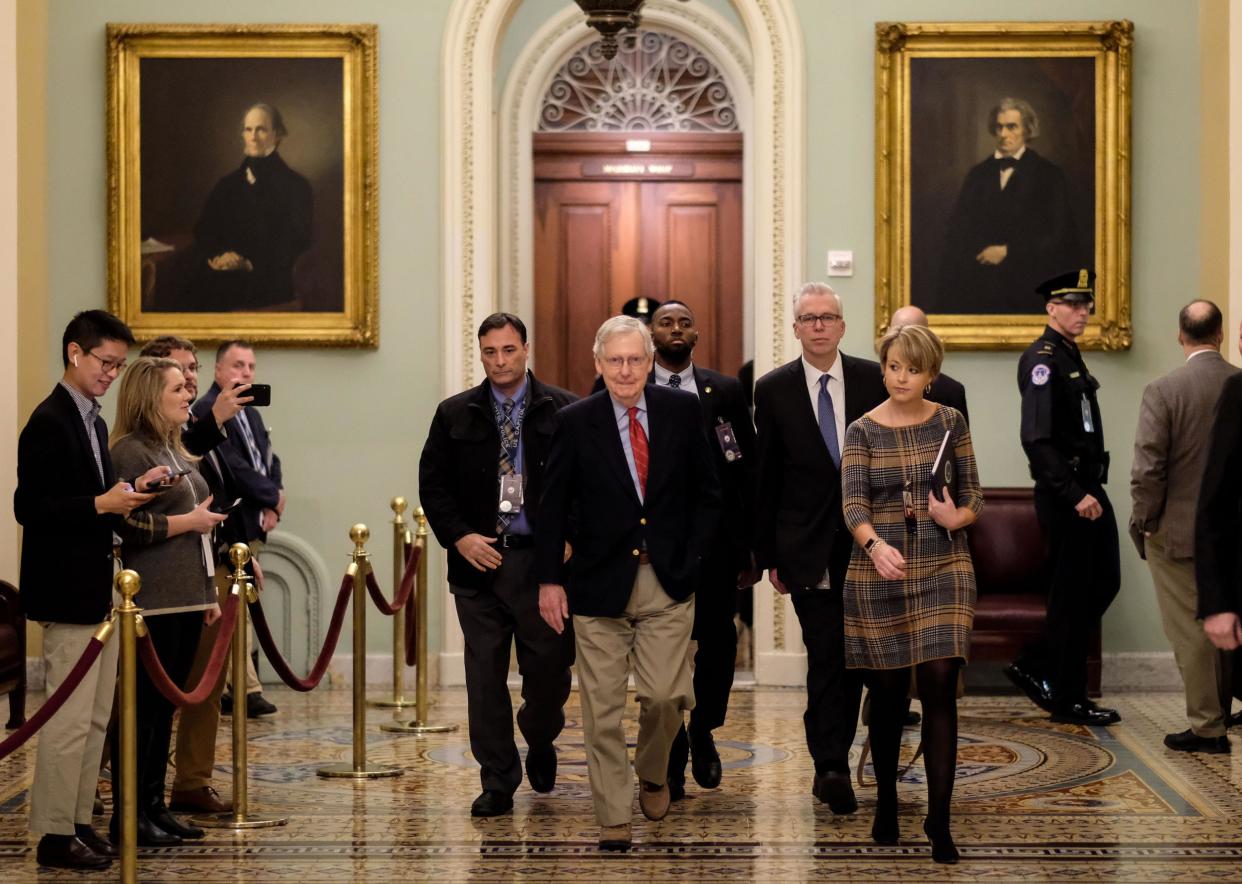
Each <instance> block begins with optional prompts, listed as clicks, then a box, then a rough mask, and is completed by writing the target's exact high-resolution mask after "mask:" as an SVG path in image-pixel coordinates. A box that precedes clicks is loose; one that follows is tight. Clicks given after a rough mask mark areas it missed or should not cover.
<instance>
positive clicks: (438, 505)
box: [418, 313, 577, 816]
mask: <svg viewBox="0 0 1242 884" xmlns="http://www.w3.org/2000/svg"><path fill="white" fill-rule="evenodd" d="M479 353H480V356H481V357H482V361H483V368H484V370H485V372H486V373H487V379H486V380H484V381H483V383H481V384H479V385H478V386H477V387H474V388H473V389H470V390H466V391H465V392H464V393H459V394H457V395H456V396H452V397H450V398H448V399H446V400H444V401H443V402H441V403H440V406H439V408H437V409H436V414H435V418H434V419H433V420H432V422H431V432H430V433H429V434H428V436H427V444H426V445H425V446H423V454H422V459H421V461H420V463H419V469H418V482H419V497H420V500H421V502H422V506H423V510H424V512H426V514H427V520H428V522H429V523H430V525H431V530H432V531H433V532H434V533H435V535H436V539H437V540H438V541H440V545H441V546H443V547H444V548H445V549H447V550H448V580H449V590H450V591H451V592H452V593H453V598H454V600H455V602H456V607H457V619H458V621H459V622H460V623H461V630H462V635H463V636H464V638H465V645H466V647H465V667H466V698H467V706H468V712H469V721H470V751H471V753H473V755H474V757H475V760H477V761H478V762H479V765H480V766H481V768H482V770H481V772H480V778H481V780H482V783H483V792H482V793H481V794H480V795H479V796H478V798H476V799H475V801H474V804H473V805H472V806H471V808H470V812H471V814H472V815H473V816H497V815H499V814H502V813H507V812H508V811H509V810H511V809H512V808H513V793H514V792H515V791H516V790H517V787H518V786H519V785H520V784H521V782H522V766H521V762H520V759H519V757H518V750H517V745H516V744H515V743H514V740H513V708H512V705H511V703H510V702H509V688H508V686H507V683H506V682H507V679H508V675H509V656H510V648H511V646H512V644H513V642H514V640H515V639H516V641H517V661H518V670H519V671H520V672H521V674H522V700H523V703H522V706H521V708H520V709H518V713H517V723H518V727H519V728H520V729H521V731H522V736H523V738H524V739H525V740H526V744H527V746H528V747H529V748H528V750H527V754H526V776H527V779H528V780H529V781H530V785H531V788H532V789H534V790H535V791H536V792H550V791H551V790H552V788H553V787H554V786H555V784H556V749H555V747H554V746H553V741H554V740H555V739H556V737H557V735H558V734H560V732H561V728H562V727H564V725H565V714H564V706H565V700H566V699H567V698H568V697H569V686H570V672H569V667H570V665H571V664H572V663H573V661H574V638H573V631H572V629H566V630H565V631H564V632H563V633H561V634H560V635H558V634H557V633H556V632H554V631H553V630H552V628H551V627H550V626H548V624H547V623H545V622H544V620H543V618H542V617H541V616H540V614H539V586H538V584H537V583H536V581H535V572H534V564H535V550H534V544H535V536H534V532H535V530H536V527H537V526H536V524H535V521H536V520H535V510H536V508H537V506H536V505H537V503H538V501H539V495H540V493H541V491H542V482H543V472H544V464H545V461H546V459H547V456H548V446H549V443H550V442H551V439H552V431H553V429H554V428H555V426H556V414H557V412H558V411H560V409H561V408H563V407H564V406H566V405H568V404H570V403H571V402H573V401H575V400H576V399H577V397H576V396H574V395H573V394H572V393H570V392H568V391H566V390H562V389H560V388H559V387H553V386H550V385H548V384H542V383H540V382H539V381H538V380H536V379H535V376H534V375H533V374H531V373H529V372H528V371H527V370H526V363H527V359H528V358H529V355H530V348H529V345H528V344H527V342H526V326H525V325H524V324H523V322H522V320H521V319H519V318H518V317H517V316H514V315H513V314H511V313H493V314H492V315H491V316H489V317H487V318H486V319H484V320H483V322H482V324H481V325H480V326H479Z"/></svg>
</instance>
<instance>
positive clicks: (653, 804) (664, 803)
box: [638, 780, 670, 821]
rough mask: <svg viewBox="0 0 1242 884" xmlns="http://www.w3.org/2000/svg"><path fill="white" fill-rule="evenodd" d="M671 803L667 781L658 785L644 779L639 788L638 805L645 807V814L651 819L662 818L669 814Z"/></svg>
mask: <svg viewBox="0 0 1242 884" xmlns="http://www.w3.org/2000/svg"><path fill="white" fill-rule="evenodd" d="M669 803H670V796H669V792H668V784H667V783H666V784H663V785H659V786H657V785H656V784H655V783H649V782H647V781H646V780H643V781H642V785H641V786H640V787H639V789H638V806H639V807H641V808H642V809H643V816H645V817H646V818H647V819H649V820H655V821H658V820H662V819H664V817H665V816H666V815H667V814H668V806H669Z"/></svg>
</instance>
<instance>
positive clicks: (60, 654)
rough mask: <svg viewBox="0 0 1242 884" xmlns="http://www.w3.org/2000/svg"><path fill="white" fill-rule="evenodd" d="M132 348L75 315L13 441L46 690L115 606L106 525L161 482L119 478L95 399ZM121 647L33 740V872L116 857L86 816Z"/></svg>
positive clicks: (112, 538)
mask: <svg viewBox="0 0 1242 884" xmlns="http://www.w3.org/2000/svg"><path fill="white" fill-rule="evenodd" d="M133 342H134V336H133V334H132V333H131V332H130V330H129V328H128V327H126V325H125V323H123V322H121V320H119V319H117V318H116V317H115V316H113V315H112V314H110V313H106V312H104V311H103V310H86V311H83V312H82V313H79V314H78V315H76V316H75V317H74V318H73V320H72V321H71V322H70V323H69V325H68V326H67V327H66V328H65V333H64V337H63V341H62V349H61V358H62V359H63V360H64V365H65V371H64V374H63V375H62V377H61V379H60V382H59V383H58V384H57V385H56V386H55V387H54V388H53V389H52V392H51V394H50V395H49V396H48V397H47V398H46V399H44V400H43V402H41V403H40V404H39V406H38V407H37V408H36V409H35V410H34V413H33V414H31V416H30V420H29V421H27V423H26V426H25V428H24V429H23V430H22V432H21V436H20V437H19V438H18V442H17V491H16V492H15V493H14V495H13V512H14V514H15V515H16V517H17V521H18V522H19V523H20V524H21V525H22V527H23V528H24V529H25V530H24V532H23V535H22V560H21V588H22V591H21V604H22V609H23V611H24V612H25V613H26V616H27V618H29V620H30V621H31V622H34V623H38V624H40V625H41V626H42V627H43V656H44V658H45V661H46V664H47V690H48V693H49V694H51V693H53V692H55V691H56V689H57V688H59V687H60V685H61V684H62V683H63V682H64V680H65V679H66V677H67V676H68V675H69V673H70V672H71V671H72V670H73V668H74V666H75V664H76V663H77V662H78V659H79V658H80V657H81V656H82V652H83V651H85V650H86V647H87V645H88V643H89V642H90V640H91V636H92V635H93V634H94V631H95V629H96V627H97V626H98V625H99V624H100V623H101V622H102V621H103V620H104V618H105V617H107V615H108V611H109V609H110V607H111V605H112V600H113V593H112V578H113V575H114V574H115V573H116V571H118V570H119V569H120V541H119V539H118V538H117V537H116V535H115V534H114V533H113V532H114V528H115V527H116V526H117V525H118V524H120V522H121V520H122V519H124V518H125V517H126V516H128V515H129V513H130V512H131V511H132V510H133V509H134V508H135V507H138V506H141V505H143V504H145V503H148V502H149V501H150V500H151V499H152V498H153V497H154V495H153V494H151V493H146V492H147V491H148V489H149V487H150V486H151V485H154V484H155V483H157V482H160V481H161V480H163V479H165V478H166V477H167V476H168V468H167V467H163V466H160V467H153V468H152V469H150V470H148V471H147V472H145V473H143V474H142V475H141V476H125V477H118V476H117V475H116V474H115V473H114V471H113V469H112V458H111V457H110V456H109V455H108V428H107V426H106V425H105V424H104V422H103V419H102V418H101V417H100V416H99V409H100V405H99V399H100V398H101V397H102V396H103V395H104V394H105V393H107V392H108V388H109V387H111V386H112V382H113V381H115V380H116V379H117V378H118V377H119V376H120V374H121V372H122V371H123V370H124V368H125V357H126V355H127V354H128V353H129V346H130V344H132V343H133ZM175 481H180V480H175ZM118 645H119V641H118V640H117V638H116V636H113V637H112V639H111V640H109V641H108V642H106V643H105V644H104V647H103V651H102V652H101V653H100V655H99V658H98V659H97V660H96V661H95V663H94V664H93V665H92V666H91V668H90V669H89V670H88V671H87V673H86V677H85V678H84V679H83V681H82V683H81V685H80V686H79V687H78V689H77V690H76V691H74V692H73V693H72V694H70V695H69V698H68V700H67V701H66V702H65V705H64V706H62V707H61V709H60V711H59V712H57V713H56V715H54V716H53V717H52V718H51V719H50V720H49V721H48V723H47V724H46V725H44V727H43V729H42V731H40V733H39V749H38V754H37V756H36V760H35V776H34V785H33V786H31V790H30V831H31V832H33V833H34V834H36V835H41V836H42V837H41V839H40V840H39V846H38V848H37V851H36V857H37V859H38V862H39V864H40V865H44V866H54V867H57V868H66V869H101V868H104V867H106V866H108V865H109V864H110V863H111V862H112V857H113V856H116V848H115V847H113V845H112V844H110V843H109V842H108V841H107V840H106V839H105V838H103V837H102V836H101V835H99V833H97V832H96V831H95V830H94V829H93V828H92V827H91V812H92V809H93V807H94V804H95V786H96V783H97V782H98V779H99V759H100V756H101V754H102V752H103V744H104V735H105V732H106V730H107V726H108V718H109V715H110V714H111V711H112V697H113V693H114V691H115V689H116V661H117V648H118Z"/></svg>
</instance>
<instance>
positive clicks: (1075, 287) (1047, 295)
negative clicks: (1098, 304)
mask: <svg viewBox="0 0 1242 884" xmlns="http://www.w3.org/2000/svg"><path fill="white" fill-rule="evenodd" d="M1035 291H1037V292H1039V293H1040V294H1041V295H1043V296H1044V301H1045V303H1046V302H1048V301H1051V300H1052V299H1053V298H1059V299H1060V300H1062V301H1068V302H1069V303H1071V304H1073V303H1084V302H1085V303H1095V271H1094V270H1088V269H1087V268H1085V267H1084V268H1082V269H1081V270H1073V271H1071V272H1069V273H1062V274H1061V275H1060V276H1054V277H1052V279H1047V280H1044V281H1043V282H1041V283H1040V284H1039V285H1037V286H1035Z"/></svg>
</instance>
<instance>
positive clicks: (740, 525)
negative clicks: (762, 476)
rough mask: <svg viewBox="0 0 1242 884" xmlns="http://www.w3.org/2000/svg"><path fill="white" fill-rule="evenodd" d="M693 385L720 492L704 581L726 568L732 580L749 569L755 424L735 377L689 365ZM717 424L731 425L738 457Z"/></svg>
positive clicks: (598, 385) (598, 386)
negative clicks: (729, 451)
mask: <svg viewBox="0 0 1242 884" xmlns="http://www.w3.org/2000/svg"><path fill="white" fill-rule="evenodd" d="M647 382H648V383H649V384H654V383H655V370H654V369H653V370H652V372H651V374H650V375H648V378H647ZM694 385H695V386H696V387H698V390H699V395H698V399H699V410H700V411H701V412H702V414H703V427H704V429H705V430H706V431H707V445H708V447H709V448H711V450H712V454H713V455H714V460H713V462H714V463H715V465H716V476H717V478H719V479H720V491H721V505H722V510H721V515H720V523H719V527H718V528H717V530H716V542H715V544H714V545H713V548H712V554H711V557H710V562H709V563H708V564H709V569H710V571H711V572H712V573H711V578H710V579H713V580H720V579H724V578H725V576H726V572H729V573H730V574H731V575H732V579H734V580H736V579H737V575H738V574H739V573H740V572H741V571H743V570H744V569H746V568H749V567H750V553H751V546H752V543H753V539H754V536H755V534H754V531H755V469H756V466H755V458H756V451H755V427H754V424H752V423H751V418H750V408H749V407H748V406H747V405H746V400H745V397H744V395H743V393H742V385H741V383H740V382H739V381H738V380H737V379H736V378H731V377H729V376H728V375H724V374H721V373H720V372H718V371H712V370H711V369H710V368H700V367H699V366H697V365H695V366H694ZM603 389H604V379H603V378H596V379H595V388H594V390H593V391H592V392H595V393H598V392H600V391H601V390H603ZM690 395H693V394H690ZM722 423H728V424H731V425H732V426H733V432H734V434H735V436H736V438H737V444H738V447H739V448H740V449H741V451H742V458H741V460H734V461H730V460H728V459H727V458H725V456H724V450H723V449H722V448H721V447H720V442H719V440H718V439H717V437H716V427H717V426H719V425H720V424H722ZM714 588H715V589H718V587H714Z"/></svg>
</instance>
